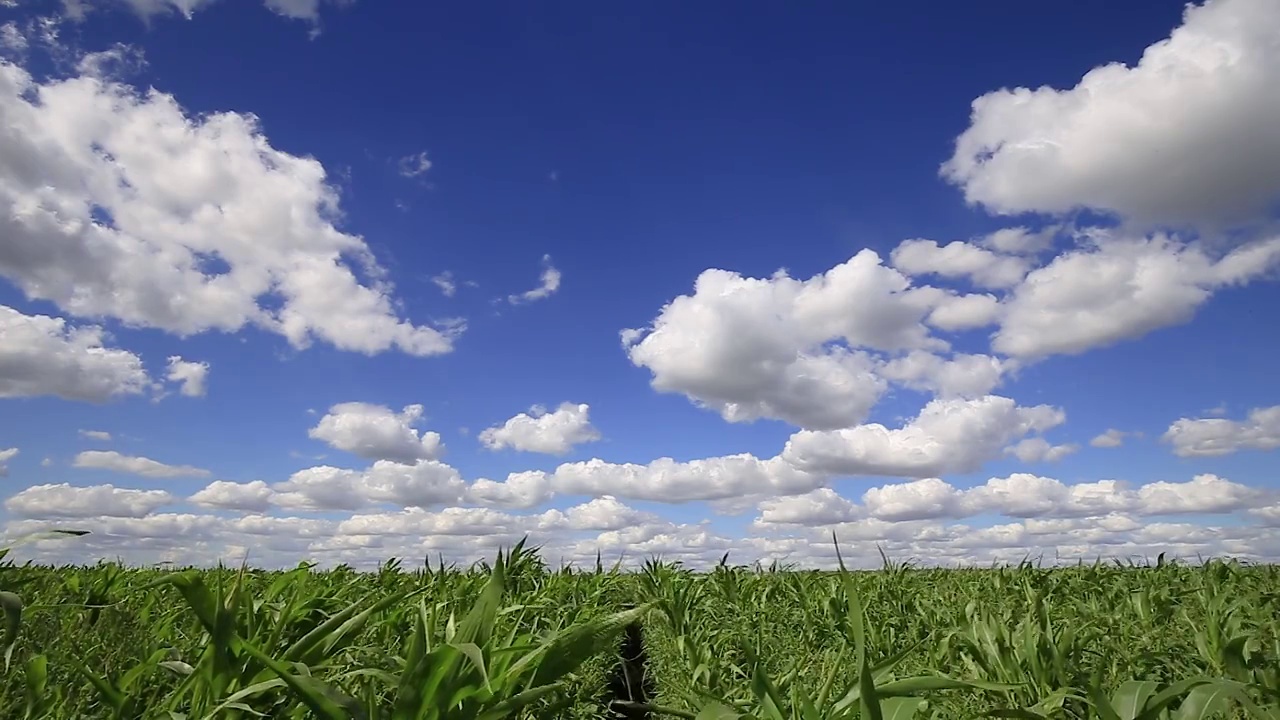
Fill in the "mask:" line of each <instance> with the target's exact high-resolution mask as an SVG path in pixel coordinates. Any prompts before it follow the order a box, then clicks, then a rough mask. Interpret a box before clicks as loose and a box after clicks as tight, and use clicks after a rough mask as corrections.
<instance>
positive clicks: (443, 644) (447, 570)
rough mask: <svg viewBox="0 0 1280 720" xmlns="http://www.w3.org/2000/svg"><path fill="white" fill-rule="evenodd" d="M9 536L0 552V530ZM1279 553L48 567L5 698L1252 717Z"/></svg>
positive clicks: (30, 581)
mask: <svg viewBox="0 0 1280 720" xmlns="http://www.w3.org/2000/svg"><path fill="white" fill-rule="evenodd" d="M0 553H3V551H0ZM1278 593H1280V570H1278V569H1277V568H1276V567H1273V566H1248V565H1243V564H1239V563H1235V562H1224V561H1211V562H1207V563H1204V564H1200V565H1184V564H1178V563H1166V562H1164V561H1163V558H1162V559H1161V560H1160V561H1158V562H1156V563H1154V564H1151V565H1147V566H1132V565H1130V566H1120V565H1116V564H1104V563H1095V564H1092V565H1080V566H1076V567H1067V568H1054V569H1046V568H1040V567H1036V566H1033V565H1031V564H1023V565H1020V566H1016V567H1001V568H991V569H972V570H954V569H926V568H914V567H910V566H906V565H895V564H892V563H889V562H886V563H885V566H884V567H883V568H882V569H880V570H877V571H865V572H864V571H845V570H844V569H843V566H842V569H841V570H840V571H839V572H819V571H799V570H788V569H780V568H778V567H776V566H775V567H772V568H759V567H757V568H746V567H734V566H730V565H729V564H728V563H727V561H722V562H721V563H720V565H718V566H717V567H715V568H714V569H713V570H712V571H710V572H703V573H695V572H692V571H690V570H687V569H684V568H682V567H680V566H679V565H677V564H671V563H662V562H659V561H657V560H652V561H649V562H647V563H646V564H645V565H644V567H643V568H642V569H641V570H639V571H636V572H628V571H623V570H622V569H620V568H618V567H612V568H607V567H604V566H601V564H600V563H599V562H598V561H597V564H596V567H595V568H592V569H573V568H566V569H561V570H556V571H551V570H549V569H548V568H547V567H546V566H545V565H544V564H543V563H542V561H541V560H540V559H539V557H538V555H537V554H536V552H535V551H530V550H528V549H526V548H524V547H523V543H521V544H520V545H517V546H516V547H514V548H512V549H511V550H510V551H508V552H504V553H499V554H498V556H497V557H496V559H495V560H494V561H493V562H492V563H482V564H479V565H477V566H475V567H471V568H455V567H446V566H440V567H433V566H431V565H429V564H428V565H424V566H422V567H416V568H404V567H402V566H401V565H400V564H399V563H397V562H394V561H392V562H388V563H386V564H385V565H384V566H382V567H381V568H380V569H379V570H378V571H376V572H371V573H370V572H366V573H361V572H356V571H354V570H352V569H350V568H346V567H339V568H337V569H333V570H327V571H318V570H316V569H314V568H312V567H310V566H307V565H301V566H299V567H297V568H295V569H292V570H287V571H260V570H250V569H245V568H239V569H237V568H217V569H183V570H179V571H176V572H174V571H162V570H158V569H145V568H126V567H122V566H120V565H116V564H108V563H101V564H98V565H94V566H67V567H59V568H52V567H42V566H35V565H29V564H28V565H18V564H15V563H13V562H5V561H4V558H3V555H2V554H0V605H3V609H4V617H5V627H4V635H3V638H2V639H0V650H3V675H2V677H0V717H4V718H25V719H35V718H54V719H59V720H61V719H63V718H166V719H175V718H176V719H181V718H234V719H244V720H250V719H252V718H369V719H371V720H372V719H374V718H388V719H395V720H408V719H410V718H414V719H422V720H426V719H431V720H435V719H441V720H443V719H449V720H461V719H464V718H465V719H472V718H486V719H493V720H496V719H498V718H577V719H587V718H617V717H623V718H626V717H631V718H644V717H647V718H694V719H696V720H729V719H733V718H758V719H760V720H784V719H785V720H834V719H837V718H875V719H879V718H885V719H888V720H903V719H906V718H972V717H1011V718H1097V719H1099V720H1137V719H1139V718H1141V719H1144V720H1154V719H1156V718H1170V719H1172V720H1188V719H1191V718H1208V717H1221V718H1269V719H1271V720H1280V672H1278V660H1280V636H1278V635H1277V617H1280V601H1278V597H1280V594H1278Z"/></svg>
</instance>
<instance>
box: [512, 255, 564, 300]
mask: <svg viewBox="0 0 1280 720" xmlns="http://www.w3.org/2000/svg"><path fill="white" fill-rule="evenodd" d="M559 289H560V271H559V270H557V269H556V268H555V266H554V265H552V264H551V256H550V255H543V256H542V275H541V276H539V278H538V287H536V288H534V289H532V290H526V291H524V292H522V293H518V294H516V295H508V296H507V302H509V303H511V304H512V305H523V304H525V303H531V302H534V301H535V300H543V299H546V298H549V297H551V295H552V294H553V293H555V292H556V291H557V290H559Z"/></svg>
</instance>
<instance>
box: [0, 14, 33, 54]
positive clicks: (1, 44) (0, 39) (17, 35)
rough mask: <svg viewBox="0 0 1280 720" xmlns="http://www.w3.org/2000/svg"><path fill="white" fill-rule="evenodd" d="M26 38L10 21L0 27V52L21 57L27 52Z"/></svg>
mask: <svg viewBox="0 0 1280 720" xmlns="http://www.w3.org/2000/svg"><path fill="white" fill-rule="evenodd" d="M27 45H28V43H27V38H26V36H25V35H23V34H22V31H21V30H19V29H18V25H17V24H16V23H14V22H12V21H10V22H7V23H5V24H4V25H0V51H4V52H9V53H13V54H15V55H21V54H22V53H24V52H26V51H27Z"/></svg>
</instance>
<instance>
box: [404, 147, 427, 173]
mask: <svg viewBox="0 0 1280 720" xmlns="http://www.w3.org/2000/svg"><path fill="white" fill-rule="evenodd" d="M399 167H400V174H401V175H402V176H404V177H407V178H412V177H418V176H419V175H425V174H426V172H427V171H428V170H430V169H431V161H430V160H428V159H427V153H426V152H425V151H423V152H420V153H416V154H413V155H405V156H404V157H402V158H400V162H399Z"/></svg>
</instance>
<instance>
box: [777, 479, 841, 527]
mask: <svg viewBox="0 0 1280 720" xmlns="http://www.w3.org/2000/svg"><path fill="white" fill-rule="evenodd" d="M758 507H759V509H760V517H759V518H758V522H761V523H771V524H781V525H829V524H832V523H840V522H848V521H851V520H857V519H858V518H860V517H862V515H863V509H862V508H860V507H858V505H857V504H856V503H854V502H851V501H850V500H848V499H846V498H845V497H843V496H841V495H840V494H838V493H837V492H836V491H835V490H832V489H831V488H826V487H824V488H818V489H817V490H812V491H810V492H807V493H804V494H803V495H792V496H790V497H779V498H770V499H768V500H764V501H762V502H761V503H760V504H759V506H758Z"/></svg>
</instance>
